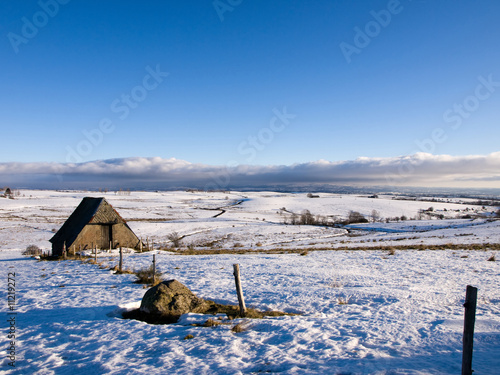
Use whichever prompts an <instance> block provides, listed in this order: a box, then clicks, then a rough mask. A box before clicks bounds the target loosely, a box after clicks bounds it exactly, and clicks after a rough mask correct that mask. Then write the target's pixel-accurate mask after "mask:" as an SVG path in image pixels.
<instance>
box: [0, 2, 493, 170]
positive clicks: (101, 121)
mask: <svg viewBox="0 0 500 375" xmlns="http://www.w3.org/2000/svg"><path fill="white" fill-rule="evenodd" d="M0 8H1V12H0V25H1V26H0V35H1V39H0V40H1V42H0V56H1V61H0V66H1V69H0V82H1V86H0V92H1V100H0V124H1V125H0V126H1V129H2V138H1V139H2V142H1V144H2V147H1V148H0V161H1V162H4V163H12V162H21V163H28V162H54V163H66V162H80V163H83V162H89V161H93V160H105V159H115V158H129V157H146V158H150V157H160V158H164V159H170V158H176V159H180V160H186V161H188V162H190V163H203V164H206V165H214V166H225V165H231V166H233V165H257V166H259V165H261V166H264V165H292V164H294V163H309V162H314V161H317V160H327V161H331V162H336V161H346V160H355V159H356V158H359V157H368V158H392V157H397V156H403V155H412V154H415V153H417V152H426V153H431V154H436V155H440V154H449V155H454V156H460V155H463V156H466V155H488V154H491V153H495V152H497V151H500V146H499V145H498V140H499V139H500V126H499V125H500V111H499V110H498V108H500V106H499V102H500V49H499V48H498V44H499V39H500V23H499V22H498V15H499V14H500V3H499V2H494V1H488V0H477V1H466V0H453V1H452V0H443V1H439V2H435V1H430V0H429V1H426V0H413V1H410V0H401V1H397V0H391V1H357V2H355V1H352V0H345V1H334V0H331V1H323V0H318V1H314V2H306V1H298V0H287V1H285V0H282V1H263V0H262V1H250V0H242V1H239V0H231V1H229V0H220V1H212V0H207V1H201V0H199V1H194V0H193V1H148V2H139V1H105V2H102V1H83V0H71V1H68V0H59V1H57V0H41V1H22V2H19V1H15V0H4V1H2V2H1V4H0ZM360 32H361V33H362V34H363V35H361V34H360ZM360 35H361V36H360ZM346 51H348V52H346ZM349 51H350V52H349ZM353 51H355V52H353ZM155 72H156V73H155ZM167 73H168V75H167Z"/></svg>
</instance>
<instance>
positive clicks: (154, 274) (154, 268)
mask: <svg viewBox="0 0 500 375" xmlns="http://www.w3.org/2000/svg"><path fill="white" fill-rule="evenodd" d="M155 281H156V254H153V285H154V283H155Z"/></svg>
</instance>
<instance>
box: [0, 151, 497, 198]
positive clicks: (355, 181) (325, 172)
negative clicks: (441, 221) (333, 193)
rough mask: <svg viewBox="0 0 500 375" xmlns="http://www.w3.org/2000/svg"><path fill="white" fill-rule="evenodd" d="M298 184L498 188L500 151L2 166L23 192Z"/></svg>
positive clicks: (2, 180)
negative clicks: (292, 160)
mask: <svg viewBox="0 0 500 375" xmlns="http://www.w3.org/2000/svg"><path fill="white" fill-rule="evenodd" d="M297 184H306V185H307V184H309V185H314V184H333V185H348V186H416V187H470V188H498V187H499V185H500V152H494V153H491V154H488V155H468V156H450V155H432V154H427V153H416V154H414V155H408V156H398V157H391V158H367V157H360V158H357V159H355V160H350V161H336V162H334V161H326V160H318V161H315V162H309V163H301V164H293V165H288V166H287V165H269V166H256V165H236V166H212V165H206V164H194V163H190V162H188V161H184V160H179V159H175V158H170V159H164V158H160V157H149V158H145V157H130V158H119V159H107V160H97V161H91V162H85V163H55V162H34V163H18V162H11V163H0V185H11V186H14V187H27V188H44V189H47V188H48V189H61V188H66V189H70V188H74V189H79V188H85V189H96V188H110V189H117V188H123V189H134V188H153V189H168V188H176V187H193V188H200V189H205V190H213V189H231V188H232V189H234V188H237V187H240V188H241V187H247V188H251V187H253V186H255V187H259V186H265V185H272V186H287V185H297Z"/></svg>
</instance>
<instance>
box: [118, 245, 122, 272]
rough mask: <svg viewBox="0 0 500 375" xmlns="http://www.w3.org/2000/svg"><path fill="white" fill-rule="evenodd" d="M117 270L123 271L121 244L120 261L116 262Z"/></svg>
mask: <svg viewBox="0 0 500 375" xmlns="http://www.w3.org/2000/svg"><path fill="white" fill-rule="evenodd" d="M118 270H119V271H120V272H122V271H123V249H122V247H121V246H120V263H119V264H118Z"/></svg>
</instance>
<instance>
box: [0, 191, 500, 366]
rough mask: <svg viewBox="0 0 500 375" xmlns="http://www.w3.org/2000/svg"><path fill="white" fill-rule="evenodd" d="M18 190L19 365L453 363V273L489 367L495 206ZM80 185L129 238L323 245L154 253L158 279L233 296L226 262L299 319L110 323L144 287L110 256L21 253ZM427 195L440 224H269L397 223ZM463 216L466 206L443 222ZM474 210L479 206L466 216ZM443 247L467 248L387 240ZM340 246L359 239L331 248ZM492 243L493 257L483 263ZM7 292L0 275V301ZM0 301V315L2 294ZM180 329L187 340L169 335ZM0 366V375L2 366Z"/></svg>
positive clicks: (497, 342) (499, 354)
mask: <svg viewBox="0 0 500 375" xmlns="http://www.w3.org/2000/svg"><path fill="white" fill-rule="evenodd" d="M21 194H22V195H24V196H22V195H21V196H19V197H17V199H14V200H8V199H0V249H1V251H0V267H1V269H2V272H3V275H4V277H5V279H6V275H7V273H9V272H15V274H16V297H17V303H18V310H17V316H16V329H17V331H16V333H17V334H18V337H17V341H16V348H17V358H16V359H17V361H16V371H17V373H19V374H107V373H110V374H252V373H255V374H258V373H279V374H457V373H460V368H461V349H462V341H461V339H462V329H463V328H462V327H463V311H464V310H463V307H462V303H463V300H464V296H465V287H466V285H468V284H469V285H473V286H476V287H478V288H479V293H478V310H477V320H476V330H475V342H474V360H473V368H474V370H475V372H476V373H477V374H496V373H498V368H500V288H499V280H500V262H499V261H498V258H499V256H500V254H497V253H498V251H497V250H496V249H497V248H498V244H499V242H500V241H499V239H500V233H499V232H500V231H499V224H500V222H499V221H495V220H488V217H491V213H492V212H494V211H496V208H495V207H485V208H484V209H483V208H482V207H481V206H477V205H472V204H470V205H469V204H463V203H459V202H458V201H452V202H446V203H444V202H442V203H437V202H432V203H430V202H419V201H416V202H415V201H397V200H393V199H391V198H392V197H390V196H383V197H379V198H377V199H374V198H368V197H359V196H354V195H353V196H348V195H334V194H320V198H307V197H306V196H305V194H300V195H299V194H281V193H280V194H278V193H268V192H266V193H261V192H255V193H227V194H223V193H213V194H210V193H188V192H161V193H145V192H132V194H131V195H130V196H119V195H115V194H114V193H107V194H96V193H84V192H82V193H77V192H55V191H22V192H21ZM84 196H105V197H106V199H107V200H108V201H109V202H110V203H111V204H112V205H113V206H114V207H115V208H116V209H117V211H118V212H119V213H120V214H121V215H122V216H123V217H124V218H125V219H126V220H129V224H130V226H131V227H132V229H133V230H134V231H135V232H136V233H137V234H138V235H139V236H141V237H142V238H143V239H144V238H148V239H150V240H152V241H154V242H155V244H157V246H160V245H161V246H164V247H168V246H170V243H169V241H168V239H167V236H168V234H169V233H172V232H174V231H176V232H178V233H179V234H180V235H181V236H183V237H184V238H183V239H182V244H183V246H190V247H192V248H196V249H199V250H203V249H212V248H214V246H215V248H223V249H232V248H234V247H235V244H237V245H236V248H238V249H240V248H249V249H253V250H259V249H263V250H266V249H276V248H284V249H287V248H289V249H295V248H297V247H299V248H303V249H307V248H310V249H314V248H321V249H332V250H326V251H310V252H309V253H308V254H307V255H305V256H300V255H298V254H292V253H284V254H265V253H261V254H259V253H255V254H245V255H234V254H223V255H198V256H189V255H180V254H174V253H170V252H165V251H159V250H156V251H155V252H156V253H158V255H157V261H158V266H159V268H160V270H161V271H162V272H163V273H164V278H166V279H177V280H179V281H181V282H182V283H184V284H185V285H186V286H188V287H189V288H190V289H191V290H192V291H193V292H195V293H196V294H197V295H198V296H200V297H203V298H206V299H213V300H215V301H217V302H224V303H233V304H236V303H237V299H236V293H235V291H234V280H233V276H232V264H233V263H239V264H240V267H241V273H242V283H243V289H244V294H245V299H246V302H247V305H249V306H252V307H256V308H259V309H273V310H281V311H286V312H294V313H300V314H301V315H297V316H286V317H279V318H267V319H262V320H248V321H246V325H247V330H246V331H245V332H241V333H233V332H232V331H231V327H232V326H233V325H234V324H235V323H237V322H232V323H231V324H229V325H222V326H218V327H215V328H207V327H194V326H191V324H192V323H203V322H204V321H206V320H207V316H202V315H196V314H187V315H184V316H183V317H182V318H181V321H180V322H179V323H177V324H173V325H148V324H145V323H143V322H138V321H132V320H123V319H120V318H119V316H120V311H123V310H124V309H132V308H135V307H138V305H139V303H140V300H141V298H142V296H143V295H144V292H145V289H143V287H142V286H141V285H138V284H134V283H133V280H134V278H135V276H133V275H115V274H113V273H112V272H111V271H109V270H108V269H107V268H109V267H111V266H114V265H116V263H117V257H116V253H115V254H100V256H99V261H100V262H101V268H100V267H98V266H97V265H93V264H86V263H82V262H80V261H59V262H46V261H41V262H40V261H36V260H34V259H30V258H26V257H23V256H21V251H22V250H24V248H26V246H27V245H29V244H36V245H38V246H40V247H41V248H43V249H48V248H49V245H50V243H49V242H48V240H49V239H50V237H51V236H52V235H53V230H54V229H58V228H59V227H60V225H61V224H62V223H63V222H64V220H65V219H66V218H67V217H68V216H69V214H70V213H71V212H72V211H73V209H74V208H75V207H76V206H77V205H78V203H79V202H80V200H81V199H82V197H84ZM226 197H227V198H226ZM466 203H467V202H466ZM429 206H433V212H437V213H438V214H443V215H445V217H447V218H449V219H448V220H446V219H445V220H435V219H434V220H427V219H428V218H425V219H426V220H408V221H403V222H401V221H399V222H390V223H385V222H384V223H380V222H376V223H367V224H356V225H352V226H351V227H349V232H348V231H347V229H344V228H323V227H313V226H303V225H302V226H292V225H284V224H283V216H285V215H290V214H289V213H287V212H295V213H298V214H300V213H301V212H302V211H303V210H305V209H307V210H309V211H310V212H311V213H313V214H315V215H316V214H320V215H331V216H332V217H333V216H338V217H345V216H346V215H347V214H348V212H349V210H355V211H359V212H361V213H362V214H364V215H366V216H369V215H370V213H371V212H372V210H374V209H375V210H377V211H378V212H379V213H380V216H381V217H382V218H387V217H395V216H402V215H405V216H407V217H408V218H410V217H414V216H416V215H417V214H418V211H419V210H420V209H427V208H428V207H429ZM283 207H284V208H286V210H285V211H282V210H280V209H281V208H283ZM445 209H446V210H445ZM280 211H281V213H280ZM220 213H222V214H220ZM466 213H467V214H471V213H473V214H474V216H473V217H471V218H470V219H456V218H455V217H456V216H457V215H462V214H466ZM217 214H220V215H219V216H217V217H214V216H215V215H217ZM479 214H481V215H484V216H485V217H484V218H479V217H478V218H475V219H474V217H475V215H479ZM263 219H264V220H263ZM209 243H210V244H209ZM214 243H215V244H214ZM486 243H488V244H489V245H482V244H486ZM446 244H454V245H461V244H463V245H464V247H465V245H467V244H477V245H479V246H478V247H479V248H482V250H476V251H472V250H461V249H454V250H439V251H437V250H425V249H424V250H420V251H418V250H407V249H406V250H400V249H398V246H402V247H404V246H410V247H411V246H413V245H415V246H417V245H418V246H419V248H425V246H426V245H429V246H430V245H442V247H443V248H446ZM382 245H384V246H386V245H390V246H394V248H395V249H396V252H395V254H394V255H389V253H388V252H387V251H381V250H377V249H376V248H377V246H382ZM341 246H342V247H345V246H353V247H363V246H364V247H370V248H373V249H372V250H366V251H365V250H357V251H345V250H334V249H335V248H336V247H341ZM493 254H496V258H497V261H488V259H489V258H490V257H491V256H492V255H493ZM151 258H152V256H151V253H142V254H133V253H127V255H126V256H125V267H128V268H135V269H138V268H143V267H146V266H148V265H149V264H150V262H151ZM6 289H7V282H6V281H5V287H4V288H3V291H2V293H3V296H4V297H2V298H3V300H4V301H6V300H7V298H6V295H5V294H6V292H4V291H5V290H6ZM2 311H5V313H4V317H5V316H6V302H4V309H3V310H2ZM5 320H6V319H4V321H5ZM238 321H240V320H238ZM4 324H5V326H4V328H5V329H4V331H5V330H6V329H7V323H4ZM188 334H191V335H193V336H194V338H193V339H190V340H184V338H185V337H186V335H188ZM6 343H7V339H6V338H5V337H4V339H3V344H2V345H3V346H4V347H5V346H6ZM2 361H3V362H2V367H1V368H0V373H4V372H5V373H7V372H8V366H7V360H6V359H2ZM14 373H16V372H14Z"/></svg>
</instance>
